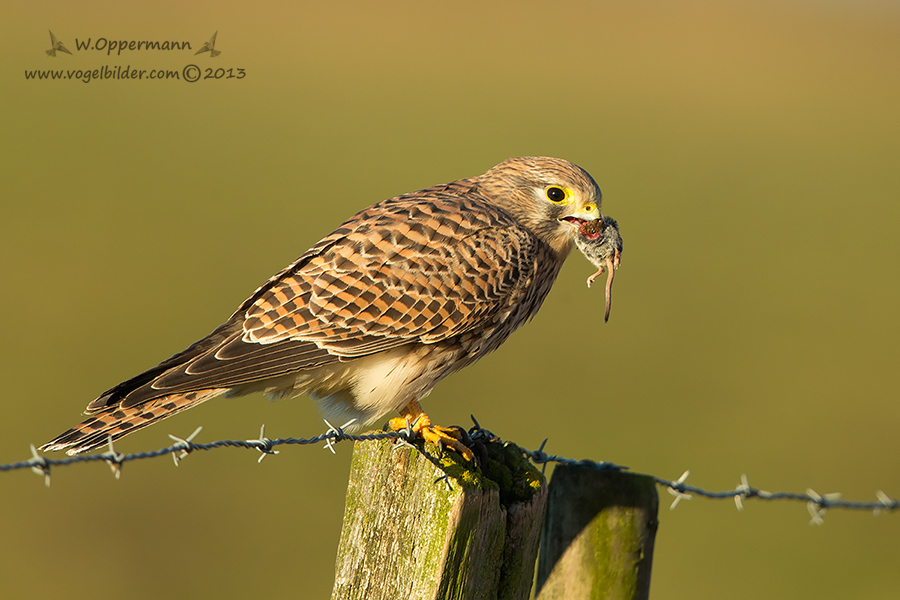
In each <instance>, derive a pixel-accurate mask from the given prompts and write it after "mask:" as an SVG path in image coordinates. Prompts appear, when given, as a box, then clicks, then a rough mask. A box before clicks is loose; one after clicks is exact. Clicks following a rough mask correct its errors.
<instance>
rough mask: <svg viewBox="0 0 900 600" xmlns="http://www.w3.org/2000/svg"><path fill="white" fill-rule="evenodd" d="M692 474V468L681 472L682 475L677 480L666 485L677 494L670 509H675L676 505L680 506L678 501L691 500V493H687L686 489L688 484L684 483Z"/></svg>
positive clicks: (671, 491)
mask: <svg viewBox="0 0 900 600" xmlns="http://www.w3.org/2000/svg"><path fill="white" fill-rule="evenodd" d="M690 474H691V471H690V469H688V470H687V471H685V472H684V473H682V474H681V477H679V478H678V479H676V480H675V481H671V482H669V485H668V486H666V489H667V490H668V491H669V493H670V494H672V495H673V496H675V499H674V500H672V504H671V506H669V510H675V507H676V506H678V503H679V502H681V501H682V500H690V499H691V495H690V494H687V493H685V491H684V490H685V489H686V487H687V486H685V485H684V481H685V480H686V479H687V478H688V475H690Z"/></svg>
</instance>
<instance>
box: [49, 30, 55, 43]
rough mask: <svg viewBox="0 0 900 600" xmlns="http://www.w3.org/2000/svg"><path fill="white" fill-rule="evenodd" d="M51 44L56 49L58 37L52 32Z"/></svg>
mask: <svg viewBox="0 0 900 600" xmlns="http://www.w3.org/2000/svg"><path fill="white" fill-rule="evenodd" d="M50 44H51V45H52V46H53V47H56V36H55V35H53V32H52V31H51V32H50Z"/></svg>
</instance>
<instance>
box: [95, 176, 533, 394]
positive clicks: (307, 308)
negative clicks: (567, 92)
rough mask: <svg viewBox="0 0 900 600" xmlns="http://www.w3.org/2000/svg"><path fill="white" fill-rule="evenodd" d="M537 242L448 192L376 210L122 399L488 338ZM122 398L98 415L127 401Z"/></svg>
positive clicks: (526, 276) (524, 277) (479, 204)
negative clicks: (467, 337)
mask: <svg viewBox="0 0 900 600" xmlns="http://www.w3.org/2000/svg"><path fill="white" fill-rule="evenodd" d="M538 243H539V242H537V241H536V239H535V238H534V236H533V235H531V234H530V233H529V232H528V231H526V230H524V229H523V228H522V227H520V226H519V225H517V224H516V223H515V221H514V220H513V219H512V217H510V216H509V215H507V214H506V213H504V212H502V211H499V210H498V209H496V208H494V207H492V206H490V205H489V204H487V203H485V202H483V201H480V200H477V199H469V198H461V197H458V196H456V195H454V194H452V193H449V192H443V193H442V192H441V191H440V189H438V190H435V189H432V190H425V191H422V192H417V193H415V194H410V195H407V196H400V197H398V198H393V199H391V200H387V201H385V202H382V203H379V204H376V205H374V206H372V207H370V208H368V209H366V210H364V211H362V212H360V213H359V214H357V215H356V216H354V217H352V218H351V219H349V220H348V221H346V222H345V223H344V224H343V225H342V226H341V227H339V228H338V229H337V230H335V232H334V233H332V234H331V235H330V236H328V237H327V238H325V239H323V240H322V241H321V242H319V243H318V244H316V245H315V246H314V247H313V248H311V249H310V250H309V251H308V252H306V253H305V254H304V255H303V256H301V257H300V258H299V259H298V260H297V261H296V262H295V263H294V264H292V265H291V266H289V267H288V268H286V269H285V270H283V271H282V272H281V273H279V274H278V275H276V276H275V277H273V278H272V279H270V280H269V281H268V282H267V283H266V284H264V285H263V286H262V287H260V288H259V289H258V290H257V291H256V293H255V294H254V295H253V296H251V297H250V298H249V299H248V300H247V301H246V302H245V303H244V304H243V305H242V306H241V307H240V308H239V309H238V311H237V312H235V314H234V315H233V316H232V318H231V319H230V320H229V322H228V323H226V324H225V325H223V326H221V327H220V328H219V329H217V330H216V332H213V334H211V335H210V336H208V337H207V338H205V339H204V340H201V341H199V342H197V343H196V344H194V346H192V347H191V348H189V349H188V350H186V351H185V352H184V353H182V354H181V355H176V356H175V357H173V358H172V359H170V360H169V361H166V362H164V363H161V364H160V365H159V366H158V367H157V368H156V369H154V370H151V371H148V372H147V373H146V374H144V380H143V381H142V382H138V381H137V378H135V381H134V383H140V385H139V386H138V388H135V387H134V386H133V385H132V386H128V387H130V390H129V389H127V388H123V389H122V390H120V392H124V394H125V395H127V396H128V397H127V399H126V401H125V402H124V403H123V406H132V405H134V404H138V403H140V402H143V401H146V400H148V399H150V398H153V397H158V396H161V395H163V394H169V393H173V392H179V391H188V390H198V389H206V388H213V387H215V388H224V387H231V386H235V385H240V384H243V383H250V382H254V381H260V380H264V379H269V378H273V377H277V376H280V375H284V374H287V373H291V372H295V371H298V370H301V369H307V368H314V367H317V366H321V365H324V364H328V363H332V362H337V361H339V360H346V359H349V358H353V357H359V356H365V355H369V354H373V353H376V352H380V351H383V350H387V349H390V348H395V347H397V346H401V345H404V344H408V343H410V342H422V343H434V342H438V341H441V340H444V339H447V338H450V337H453V336H455V335H459V334H461V333H464V332H467V331H471V330H484V331H485V332H489V331H491V330H492V329H493V325H495V324H496V323H498V322H500V321H501V320H502V319H504V318H505V317H506V314H507V313H508V312H509V310H511V308H512V306H513V305H514V304H515V296H516V294H518V293H520V292H521V290H522V289H523V288H524V287H525V285H526V284H527V281H529V280H530V278H531V277H532V273H533V260H534V254H535V252H534V251H535V245H536V244H538ZM154 371H155V372H154ZM138 377H141V376H138ZM127 383H128V382H126V384H127ZM122 385H125V384H122ZM115 391H116V388H113V390H110V391H109V392H108V393H107V394H104V396H102V397H101V398H99V399H98V400H97V401H95V403H92V405H91V407H89V410H102V408H104V407H106V406H109V405H110V402H112V401H115V397H116V396H118V399H122V398H123V397H124V395H123V394H122V393H118V394H117V393H115Z"/></svg>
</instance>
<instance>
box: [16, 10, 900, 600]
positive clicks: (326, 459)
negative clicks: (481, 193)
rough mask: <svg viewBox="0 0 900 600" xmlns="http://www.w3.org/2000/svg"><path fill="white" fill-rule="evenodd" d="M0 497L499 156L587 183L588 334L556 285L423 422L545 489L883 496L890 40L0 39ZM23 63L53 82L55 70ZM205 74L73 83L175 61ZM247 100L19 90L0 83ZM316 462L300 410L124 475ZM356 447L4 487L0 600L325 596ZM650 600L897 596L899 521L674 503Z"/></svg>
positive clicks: (418, 14)
mask: <svg viewBox="0 0 900 600" xmlns="http://www.w3.org/2000/svg"><path fill="white" fill-rule="evenodd" d="M3 12H4V17H3V19H2V24H0V28H2V33H3V35H2V36H0V48H2V57H3V58H2V59H0V60H2V64H3V69H2V76H0V86H2V93H0V111H2V112H0V114H2V117H0V131H2V141H3V143H2V145H0V164H2V177H0V194H2V218H0V278H2V286H3V294H2V297H0V314H3V315H4V319H3V343H2V345H0V353H2V356H0V359H2V365H3V372H2V375H3V379H4V388H5V389H4V394H3V396H4V398H3V409H4V417H3V419H2V421H0V462H12V461H16V460H21V459H25V458H27V457H28V456H29V452H28V444H29V443H36V444H40V443H43V442H45V441H47V440H48V439H50V438H51V437H53V436H55V435H56V434H58V433H60V432H62V431H63V430H65V429H66V428H68V427H70V426H72V425H74V424H75V423H76V422H78V420H79V418H80V411H81V410H82V409H83V408H84V406H85V405H86V404H87V403H88V402H89V401H90V400H92V399H94V398H95V397H96V396H97V395H98V394H99V393H100V392H102V391H103V390H105V389H107V388H108V387H110V386H111V385H113V384H115V383H118V382H119V381H120V380H123V379H125V378H127V377H129V376H131V375H133V374H135V373H137V372H138V371H140V370H142V369H144V368H147V367H149V366H152V365H154V364H156V363H157V362H158V361H159V360H161V359H163V358H166V357H168V356H170V355H171V354H173V353H174V352H176V351H178V350H181V349H182V348H184V347H185V346H187V345H188V344H189V343H191V342H193V341H194V340H196V339H197V338H199V337H201V336H203V335H205V334H206V333H208V332H209V331H210V330H212V329H213V328H214V327H215V326H216V325H218V324H219V323H220V322H222V321H224V320H225V319H226V318H227V317H228V315H229V314H231V312H232V311H233V310H234V309H235V308H236V307H237V305H238V304H239V303H240V302H241V301H243V299H244V298H245V297H246V296H247V295H249V294H250V292H252V291H253V289H255V287H256V286H257V285H259V284H260V283H262V282H263V281H264V280H265V279H266V278H268V277H269V276H270V275H271V274H273V273H275V272H276V271H278V270H279V269H281V268H282V267H283V266H285V265H286V264H288V263H289V262H291V261H292V260H293V259H294V258H296V257H297V256H299V255H300V254H301V253H302V252H303V251H304V250H305V249H306V248H308V247H309V246H310V245H311V244H313V243H314V242H316V241H317V240H318V239H319V238H320V237H322V236H324V235H326V234H328V233H329V232H330V231H331V230H332V229H333V228H334V227H335V226H336V225H337V224H339V223H340V222H341V221H342V220H343V219H344V218H346V217H347V216H349V215H350V214H352V213H354V212H355V211H357V210H359V209H361V208H363V207H364V206H367V205H368V204H371V203H373V202H375V201H378V200H381V199H383V198H386V197H390V196H393V195H395V194H399V193H403V192H407V191H412V190H415V189H419V188H421V187H425V186H428V185H431V184H435V183H439V182H444V181H449V180H453V179H457V178H459V177H466V176H471V175H476V174H479V173H482V172H484V171H485V170H486V169H488V168H489V167H491V166H492V165H494V164H496V163H498V162H500V161H501V160H503V159H505V158H507V157H509V156H517V155H529V154H543V155H552V156H560V157H564V158H567V159H570V160H572V161H574V162H576V163H578V164H580V165H581V166H583V167H584V168H586V169H587V170H588V171H590V172H591V173H592V174H593V175H594V177H595V178H596V179H597V181H598V182H599V183H600V186H601V188H602V189H603V190H604V194H605V200H604V205H603V209H604V212H605V213H608V214H610V215H612V216H614V217H616V218H617V219H618V220H619V223H620V225H621V231H622V234H623V237H624V238H625V252H624V255H623V262H622V268H621V269H620V271H619V274H618V277H617V278H616V289H615V299H614V303H613V310H612V316H611V319H610V322H609V323H608V324H607V325H603V324H602V305H603V292H602V286H601V287H600V289H592V290H587V289H586V288H585V283H584V280H585V278H586V277H587V275H589V274H590V273H591V272H593V268H592V267H591V265H589V264H588V262H587V261H586V260H584V259H583V258H582V257H581V256H579V255H577V254H573V255H572V256H571V257H570V259H569V261H568V263H567V265H566V267H565V269H564V270H563V272H562V274H561V276H560V279H559V280H558V282H557V284H556V286H555V289H554V291H553V293H552V294H551V295H550V298H549V299H548V301H547V302H546V304H545V305H544V308H543V309H542V311H541V314H540V315H538V317H537V318H536V319H535V320H534V322H533V323H531V324H530V325H528V326H527V327H525V328H524V329H523V330H521V331H520V332H519V333H517V334H516V335H514V336H513V337H512V339H511V340H510V341H509V342H507V344H506V345H505V346H504V347H503V348H502V349H501V350H499V351H498V352H497V353H496V354H494V355H492V356H490V357H489V358H487V359H485V360H483V361H482V362H480V363H479V364H477V365H475V366H474V367H471V368H469V369H467V370H465V371H463V372H462V373H459V374H457V375H455V376H453V377H452V378H450V379H449V380H447V381H445V382H443V383H442V384H441V385H439V386H438V387H437V389H436V390H435V392H434V393H433V394H432V395H431V396H430V397H429V398H428V399H427V400H426V402H425V407H426V409H427V410H428V411H429V413H430V414H431V416H432V417H433V418H434V419H435V420H436V421H437V422H440V423H460V424H467V423H468V418H469V414H470V413H474V414H475V415H476V416H477V417H478V419H479V420H480V421H481V423H482V424H483V425H484V426H486V427H488V428H490V429H492V430H493V431H495V432H496V433H498V434H500V435H501V436H503V437H504V438H506V439H511V440H515V441H516V442H518V443H520V444H523V445H525V446H529V447H537V446H538V445H539V444H540V442H541V440H543V439H544V438H545V437H549V440H550V441H549V442H548V446H547V449H548V450H549V451H550V452H553V453H558V454H562V455H565V456H570V457H574V458H593V459H602V460H610V461H613V462H617V463H620V464H625V465H629V466H630V467H631V468H633V469H634V470H637V471H640V472H646V473H653V474H656V475H660V476H663V477H670V478H676V477H678V476H679V475H680V474H681V473H682V472H683V471H684V470H685V469H688V468H689V469H691V477H690V478H689V479H688V482H690V483H694V484H695V485H700V486H703V487H707V488H711V489H731V488H733V487H734V486H735V485H736V484H737V483H738V482H739V479H740V476H741V474H742V473H747V474H748V475H749V479H750V483H751V484H754V485H756V486H759V487H762V488H764V489H769V490H773V491H774V490H789V491H798V492H803V491H804V490H805V489H806V488H812V489H814V490H816V491H818V492H820V493H825V492H833V491H840V492H843V493H844V495H845V497H847V498H851V499H862V500H874V499H875V491H876V490H879V489H881V490H884V491H885V492H886V493H888V494H889V495H891V496H894V497H896V496H900V452H898V449H900V446H898V441H897V439H898V438H897V431H898V426H900V403H898V402H897V372H898V357H900V351H898V341H897V340H898V334H900V315H898V310H897V308H898V292H900V283H898V280H897V273H898V271H897V259H898V257H900V236H898V235H897V233H896V228H897V223H898V221H900V202H898V200H900V197H898V190H900V168H898V158H900V6H898V4H897V3H895V2H876V1H862V0H823V1H816V2H813V1H805V0H779V1H775V0H769V1H766V0H760V1H753V2H750V1H746V2H737V1H724V2H723V1H711V0H710V1H705V0H698V1H688V2H684V1H679V2H666V1H657V0H647V1H643V2H609V1H603V2H599V1H584V2H555V3H550V2H536V1H531V0H528V1H518V2H505V3H499V2H498V3H483V2H453V3H437V2H381V3H352V2H335V3H322V2H317V3H309V2H302V3H297V4H295V5H293V6H289V5H288V4H287V3H265V2H263V3H257V4H256V5H255V6H254V8H252V9H251V8H249V7H248V6H247V5H246V3H242V2H215V3H213V2H199V3H194V5H193V6H192V7H190V8H188V7H186V6H185V5H183V4H182V3H176V2H158V3H155V4H154V3H150V5H146V6H142V7H137V6H131V5H129V6H128V7H127V8H124V7H123V5H122V4H121V3H115V2H109V1H104V2H95V3H92V4H91V5H90V7H85V6H83V5H75V4H71V3H61V2H43V3H40V4H39V5H38V4H33V5H28V6H26V5H24V4H20V5H15V6H14V5H12V4H8V5H7V6H5V7H4V9H3ZM48 29H51V30H52V31H53V33H54V34H56V36H57V37H58V38H59V39H60V40H62V41H63V42H64V44H66V46H67V47H68V48H69V49H70V50H71V51H72V52H73V55H65V54H60V55H59V56H58V57H56V58H50V57H48V56H46V55H45V53H44V51H45V50H46V49H47V48H49V47H50V40H49V35H48V33H47V30H48ZM214 31H218V39H217V44H216V47H217V49H219V50H221V52H222V54H221V56H219V57H217V58H215V59H212V58H210V56H209V54H208V53H207V54H203V55H200V56H194V54H193V51H183V52H147V51H144V52H136V51H135V52H127V53H123V54H122V55H121V56H115V55H113V56H109V57H108V56H106V55H105V54H103V53H99V52H86V51H81V52H78V51H76V50H75V38H79V39H81V40H83V39H85V38H88V37H93V38H98V37H107V38H109V39H130V40H131V39H133V40H167V39H176V40H182V39H186V40H189V41H190V42H191V43H192V45H193V47H194V48H195V49H196V48H199V47H200V46H201V45H202V43H203V42H205V41H206V40H207V39H208V38H209V36H210V35H211V34H212V33H213V32H214ZM191 63H192V64H196V65H198V66H200V67H201V69H206V68H207V67H212V68H217V67H222V68H226V69H227V68H243V69H244V70H245V72H246V77H245V78H244V79H242V80H236V79H230V80H226V79H222V80H218V81H215V80H201V81H199V82H197V83H191V84H187V83H185V82H183V81H140V82H138V81H92V82H90V83H87V84H85V83H81V82H79V81H27V80H26V79H25V77H24V72H25V70H27V69H47V68H56V69H98V68H101V67H103V66H109V67H114V66H116V65H121V66H125V65H130V66H131V68H140V69H154V68H165V69H176V70H179V69H181V68H182V67H184V66H185V65H186V64H191ZM261 423H266V424H267V429H266V432H267V434H268V435H269V436H270V437H288V436H311V435H314V434H317V433H319V432H321V431H322V430H324V425H323V423H322V422H321V420H320V419H319V416H318V415H317V414H316V412H315V410H314V409H313V407H312V405H311V402H309V401H308V400H306V399H304V398H298V399H294V400H288V401H279V402H276V403H270V402H268V401H267V400H265V399H264V398H262V397H260V396H253V397H248V398H244V399H232V400H229V399H223V400H216V401H213V402H210V403H208V404H205V405H203V406H201V407H199V408H197V409H194V410H191V411H189V412H188V413H185V414H182V415H179V416H178V417H175V418H173V419H170V420H168V421H166V422H165V423H164V424H161V425H157V426H155V427H152V428H150V429H148V430H145V431H142V432H140V433H138V434H135V435H134V436H131V437H129V438H127V439H126V440H123V441H122V442H121V443H120V444H118V445H117V449H118V450H120V451H123V452H135V451H140V450H149V449H156V448H158V447H161V446H164V445H167V444H168V443H169V438H168V437H167V436H166V434H167V433H173V434H176V435H181V436H184V435H187V434H189V433H190V432H191V431H193V429H194V428H195V427H196V426H198V425H201V424H202V425H203V426H204V427H205V430H204V432H203V433H202V434H201V436H200V438H199V440H200V441H212V440H214V439H223V438H238V439H246V438H252V437H256V436H257V435H258V433H259V425H260V424H261ZM350 452H351V447H350V445H349V444H343V445H340V446H338V449H337V456H332V455H331V453H329V452H327V451H323V450H322V449H321V448H315V447H306V448H299V447H292V448H287V449H284V450H283V451H282V453H281V454H280V455H279V456H277V457H271V458H269V459H268V460H266V461H264V462H263V463H262V464H261V465H257V464H256V456H255V454H249V453H246V452H241V451H238V450H220V451H217V452H212V453H208V454H204V455H195V456H191V457H190V458H189V459H188V460H186V462H184V463H183V464H182V465H181V466H180V467H179V468H177V469H176V468H174V467H173V466H172V464H171V461H169V460H168V459H161V460H155V461H145V462H138V463H130V464H128V465H126V466H125V468H124V473H123V476H122V479H121V481H115V480H114V479H113V477H112V476H111V475H110V473H109V471H108V469H107V468H106V467H105V466H103V465H89V466H87V465H86V466H79V467H69V468H65V469H62V468H60V469H57V470H56V471H54V475H53V486H52V487H51V488H50V489H45V488H44V486H43V484H42V483H41V481H40V480H39V479H38V478H37V477H35V476H34V475H32V474H31V473H29V472H27V471H20V472H15V473H5V474H0V532H2V533H0V582H2V583H0V586H2V595H3V596H4V597H7V598H49V597H52V596H65V597H67V598H73V599H79V598H92V599H93V598H114V597H125V596H127V597H129V598H134V599H143V598H160V597H168V596H171V595H175V594H179V595H184V596H197V597H210V598H211V597H223V598H235V597H247V596H249V595H253V596H254V597H288V596H290V597H301V598H322V597H327V596H328V595H329V594H330V589H331V583H332V568H333V561H334V554H335V550H336V547H337V542H338V537H339V530H340V524H341V517H342V510H343V497H344V491H345V484H346V476H347V471H348V466H349V457H350ZM661 494H662V496H661V499H662V502H663V510H662V511H661V515H660V516H661V527H660V530H659V535H658V537H657V545H656V555H655V558H654V570H653V584H652V590H653V594H654V597H656V598H710V597H725V596H727V597H729V598H732V599H735V600H738V599H745V598H747V599H749V598H759V597H775V598H797V597H819V598H866V599H868V598H889V597H898V596H900V570H898V569H897V560H898V556H900V553H898V550H900V515H898V514H890V515H881V516H879V517H873V516H872V515H871V514H868V513H857V512H846V511H831V512H829V513H828V515H827V516H826V518H825V525H824V526H823V527H810V526H809V524H808V523H809V517H808V514H807V511H806V507H805V506H804V505H803V504H801V503H776V504H766V503H762V502H758V501H757V502H751V503H749V504H748V506H747V507H746V509H745V510H744V511H743V512H737V511H736V510H735V508H734V504H733V503H732V502H731V501H710V500H703V499H699V498H695V499H693V500H691V501H690V502H684V503H682V504H681V505H679V507H678V509H677V510H675V511H674V512H669V511H668V510H667V509H666V508H665V506H667V504H668V499H669V498H670V497H669V496H668V494H666V493H665V491H664V490H661Z"/></svg>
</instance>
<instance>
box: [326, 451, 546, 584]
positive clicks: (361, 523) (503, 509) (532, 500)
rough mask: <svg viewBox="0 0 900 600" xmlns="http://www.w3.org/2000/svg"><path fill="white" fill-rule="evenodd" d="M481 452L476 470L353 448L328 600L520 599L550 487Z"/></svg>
mask: <svg viewBox="0 0 900 600" xmlns="http://www.w3.org/2000/svg"><path fill="white" fill-rule="evenodd" d="M485 447H486V451H487V452H486V454H487V457H488V461H487V464H484V465H483V467H482V469H477V468H473V467H472V465H470V464H468V463H466V462H465V461H464V460H462V459H461V458H459V457H458V456H457V455H456V454H455V453H451V452H448V453H445V454H441V452H440V451H438V449H437V448H435V447H433V446H431V445H428V444H426V445H425V446H424V447H423V446H422V445H421V444H419V445H418V446H417V447H416V448H412V447H410V446H406V445H395V444H394V443H392V442H391V441H390V440H383V441H377V442H363V443H357V444H356V446H355V447H354V450H353V462H352V464H351V467H350V482H349V485H348V487H347V500H346V507H345V510H344V525H343V530H342V531H341V541H340V545H339V547H338V556H337V561H336V568H335V581H334V589H333V592H332V599H333V600H338V599H340V600H362V599H366V600H379V599H384V600H388V599H389V600H397V599H403V600H407V599H409V600H419V599H432V598H433V599H444V598H459V599H466V600H468V599H490V600H493V599H494V598H499V599H503V600H507V599H508V600H514V599H515V600H526V599H527V598H528V597H529V594H530V591H531V584H532V579H533V575H534V564H535V558H536V556H537V550H538V545H539V541H540V533H541V526H542V524H543V517H544V509H545V505H546V498H547V486H546V483H545V481H544V478H543V477H542V476H541V473H540V472H539V471H538V470H537V469H535V468H534V466H533V465H531V463H529V462H528V461H527V460H526V459H525V458H524V457H523V456H522V454H521V452H520V451H519V450H517V449H516V448H515V447H514V446H507V445H503V444H502V443H486V444H485ZM482 462H484V461H483V460H482Z"/></svg>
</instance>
